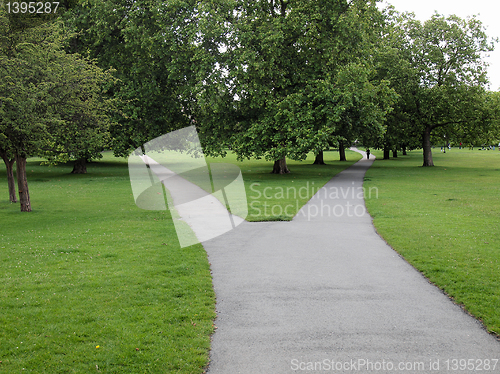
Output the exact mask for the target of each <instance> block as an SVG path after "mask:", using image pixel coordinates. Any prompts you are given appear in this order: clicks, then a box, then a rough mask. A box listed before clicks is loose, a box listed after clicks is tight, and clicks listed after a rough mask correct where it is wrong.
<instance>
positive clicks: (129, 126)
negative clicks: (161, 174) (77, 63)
mask: <svg viewBox="0 0 500 374" xmlns="http://www.w3.org/2000/svg"><path fill="white" fill-rule="evenodd" d="M209 6H214V7H216V4H212V3H211V2H202V1H194V0H193V1H182V2H181V1H161V0H107V1H101V0H84V1H82V2H81V3H80V6H79V7H77V8H75V9H74V10H73V12H72V14H71V15H70V16H68V17H67V19H66V24H67V25H69V26H70V27H71V28H72V29H73V30H75V31H76V32H77V33H78V36H77V37H75V38H74V39H73V40H72V42H71V46H70V50H71V51H76V52H80V53H82V54H88V55H89V56H90V57H91V58H93V59H96V60H97V62H98V65H99V66H100V67H101V68H104V69H108V68H113V69H115V70H116V74H115V76H116V77H117V78H118V81H117V82H116V84H114V85H113V87H112V89H111V90H110V94H111V95H112V97H114V98H116V99H119V101H120V103H121V106H120V109H121V110H120V115H119V116H118V117H117V118H116V123H115V124H114V125H112V126H111V128H110V132H111V142H112V144H111V146H112V148H113V150H114V152H115V154H116V155H122V156H125V155H128V153H129V152H130V151H131V150H133V149H136V148H137V147H140V146H141V145H142V144H143V143H145V142H147V141H149V140H151V139H153V138H155V137H158V136H160V135H163V134H165V133H168V132H170V131H172V130H175V129H179V128H183V127H186V126H189V125H192V124H194V123H195V122H196V117H197V108H198V104H197V98H196V87H197V85H198V83H199V82H200V81H203V77H202V76H200V75H199V72H202V71H209V70H210V69H209V68H205V66H206V64H207V63H209V62H206V61H208V60H207V59H206V58H205V57H204V56H205V54H204V53H201V52H200V51H214V48H213V47H212V45H213V44H214V43H215V40H214V36H213V35H214V34H216V31H217V25H216V24H215V23H211V22H212V21H211V20H210V17H209V16H208V12H206V11H205V7H209ZM212 14H215V12H212ZM207 23H209V24H210V25H207ZM212 40H213V41H212Z"/></svg>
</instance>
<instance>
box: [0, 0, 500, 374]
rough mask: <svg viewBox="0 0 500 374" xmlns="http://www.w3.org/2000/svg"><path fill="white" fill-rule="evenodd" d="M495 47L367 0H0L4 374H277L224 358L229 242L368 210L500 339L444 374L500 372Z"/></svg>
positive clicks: (454, 27)
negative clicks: (254, 231) (221, 282)
mask: <svg viewBox="0 0 500 374" xmlns="http://www.w3.org/2000/svg"><path fill="white" fill-rule="evenodd" d="M40 4H41V5H40ZM496 42H497V40H496V39H493V38H491V37H490V36H489V35H487V34H486V32H485V28H484V26H483V24H482V23H481V21H480V20H479V19H478V18H476V17H474V16H472V15H471V16H470V17H468V18H460V17H458V16H454V15H441V14H438V13H435V14H434V15H433V16H432V17H430V18H429V19H427V20H426V21H419V20H418V19H416V17H415V15H414V14H412V13H406V12H400V11H398V10H397V9H396V8H394V7H392V6H390V5H387V4H386V5H385V7H383V6H381V4H380V3H378V4H377V2H375V1H369V0H352V1H347V0H328V1H324V0H307V1H306V0H280V1H260V0H259V1H256V0H252V1H250V0H238V1H234V0H215V1H204V0H201V1H160V0H136V1H129V0H106V1H101V0H69V1H64V2H43V3H32V2H28V3H26V2H7V1H5V0H4V1H1V0H0V156H1V157H2V160H3V162H2V163H1V164H0V280H1V282H0V310H1V312H0V327H1V328H0V372H2V373H3V372H5V373H23V372H26V373H91V372H92V373H93V372H96V373H155V374H156V373H184V374H201V373H205V372H209V373H210V372H211V371H210V370H211V365H212V363H211V361H212V362H213V363H214V364H216V365H215V366H213V367H214V368H215V369H213V370H216V371H214V372H225V373H233V372H234V373H236V372H242V373H249V374H250V373H252V374H253V373H261V372H262V373H263V372H266V371H265V370H264V369H263V368H264V367H265V365H264V364H263V363H260V362H258V360H256V361H255V363H254V365H255V367H254V368H253V369H254V370H251V369H245V368H243V369H242V367H238V368H236V367H231V364H229V363H228V364H227V365H226V361H225V360H226V357H229V356H231V354H230V353H227V352H226V351H224V350H220V348H219V347H220V343H219V339H218V338H216V337H217V334H219V331H218V324H219V321H218V319H217V316H218V313H220V312H221V310H222V312H223V313H226V312H227V310H231V309H224V305H220V306H219V303H220V302H221V301H223V300H221V299H220V295H218V290H219V288H218V287H219V286H218V285H217V284H216V282H215V281H214V280H215V279H216V277H217V276H220V273H217V269H221V268H220V257H217V256H219V255H218V254H217V253H218V252H214V243H215V244H216V245H217V246H220V248H219V249H220V250H221V251H222V252H223V251H226V250H230V249H231V248H233V247H235V248H236V247H238V248H240V246H241V245H243V246H246V245H247V244H248V246H250V244H249V243H248V242H245V243H243V244H241V241H242V240H243V238H244V237H243V236H241V237H238V235H239V233H241V232H243V231H244V230H246V229H247V228H248V227H251V225H254V226H253V227H262V228H263V229H262V235H263V236H265V235H264V227H266V228H269V227H276V228H279V227H284V226H278V224H279V225H286V224H292V223H293V224H296V225H301V227H306V225H308V226H307V227H308V228H309V227H311V230H310V233H309V235H311V237H318V236H321V237H324V238H326V239H328V243H329V244H327V246H329V245H331V247H332V250H335V251H337V250H338V248H337V247H338V246H337V247H336V245H337V244H336V241H335V236H336V231H335V222H344V223H345V222H357V221H356V219H366V218H367V217H369V219H370V220H371V221H370V222H371V223H370V225H371V224H373V227H374V230H375V231H376V233H377V234H378V235H379V236H380V237H381V238H382V239H383V240H384V241H385V242H386V243H387V244H388V245H389V246H390V247H392V249H391V251H394V254H395V256H397V257H398V258H399V259H400V260H401V261H402V262H405V263H407V264H409V265H410V266H411V267H413V269H412V270H415V272H416V273H418V275H419V276H421V277H422V278H424V279H426V280H427V281H428V283H429V284H431V285H432V287H435V288H436V289H437V290H439V292H441V293H442V294H444V295H446V297H447V298H448V299H449V300H447V301H449V303H450V305H452V306H453V307H455V306H456V307H457V308H459V309H461V310H462V311H463V314H465V315H467V316H468V317H469V316H470V318H471V319H473V320H474V321H475V322H477V324H478V326H479V329H482V332H484V335H485V336H487V338H488V339H489V338H491V339H492V340H494V343H495V344H496V343H497V341H498V349H497V348H496V346H495V345H494V344H493V347H494V348H493V349H497V350H496V352H497V353H498V356H497V357H487V358H486V357H483V358H481V361H480V362H479V358H478V361H474V362H473V363H472V364H473V366H474V368H473V369H474V370H472V369H471V367H470V366H469V367H468V366H467V365H469V364H470V362H468V361H464V362H466V364H467V365H465V366H461V361H457V365H458V366H453V365H452V366H450V365H451V364H453V362H452V361H449V360H451V359H461V357H446V358H447V359H448V362H447V364H448V366H447V367H444V366H443V365H444V363H445V362H446V361H441V369H442V370H455V369H454V368H455V367H456V370H455V372H463V373H467V372H474V371H475V369H478V368H479V367H480V366H481V367H482V368H484V369H485V370H486V361H485V360H488V361H487V367H488V370H486V371H488V372H494V371H495V370H497V371H498V370H500V361H499V360H500V219H499V216H500V92H499V91H495V90H494V89H492V87H491V85H490V84H489V81H488V75H487V74H488V65H487V63H486V62H485V56H486V55H487V54H488V53H490V52H491V51H493V49H494V47H495V45H496ZM356 165H358V166H359V165H366V170H365V169H363V172H362V174H356V178H358V176H359V175H361V176H360V180H357V179H355V178H354V177H353V181H352V184H351V182H350V181H349V180H347V182H345V183H344V184H343V185H341V186H340V185H336V184H335V180H336V179H334V178H337V177H339V176H343V178H344V179H343V180H344V181H345V178H348V176H349V175H350V174H349V173H350V172H352V171H353V170H356V169H355V168H356ZM353 173H354V172H353ZM353 175H354V174H353ZM323 219H325V220H326V219H331V220H332V221H331V222H333V223H332V226H331V227H328V228H327V229H325V227H326V226H325V225H324V222H326V221H322V220H323ZM278 221H279V222H278ZM328 222H330V221H328ZM255 225H262V226H255ZM267 225H276V226H267ZM315 225H320V226H317V229H314V226H315ZM320 227H321V228H320ZM266 230H268V229H266ZM267 232H269V230H268V231H266V233H267ZM272 234H273V235H272V240H273V241H274V242H273V243H276V244H277V247H278V246H279V244H280V243H284V242H285V241H290V238H288V237H285V236H281V235H282V234H281V233H280V231H279V229H276V231H275V232H273V233H272ZM266 235H267V234H266ZM225 238H227V240H226V239H225ZM238 238H239V239H241V240H240V242H238V245H236V241H237V240H239V239H238ZM355 239H356V238H354V237H353V241H354V240H355ZM244 240H245V241H254V243H257V242H258V240H262V237H259V235H254V236H253V237H250V238H248V237H245V238H244ZM290 242H291V244H290V246H293V245H294V243H293V240H292V241H290ZM298 243H299V241H297V244H295V245H299V244H298ZM368 247H369V245H368ZM292 249H293V250H297V248H290V250H292ZM299 249H300V250H301V251H303V253H306V254H307V253H309V251H313V250H314V248H307V247H304V248H299ZM366 249H367V250H368V249H370V248H366ZM322 250H326V251H328V250H329V248H322ZM343 250H346V251H347V250H348V247H346V248H343ZM208 252H210V253H214V256H213V258H214V259H215V260H217V261H219V262H218V263H217V265H216V266H215V267H214V266H213V264H212V263H211V256H209V255H207V253H208ZM294 253H295V252H294ZM325 261H326V259H325ZM264 262H265V260H264ZM270 263H271V262H270ZM252 264H253V263H252V262H249V263H248V264H247V266H248V267H250V266H252ZM240 265H241V264H240ZM306 266H307V264H306V263H304V267H306ZM382 267H383V265H382ZM271 270H272V269H271ZM379 270H380V268H379ZM382 270H383V269H382ZM309 273H310V274H311V276H312V275H313V273H314V270H311V271H310V272H309ZM300 274H303V272H300ZM222 275H224V274H222ZM258 276H259V274H258V273H256V274H255V277H258ZM306 276H307V275H306ZM221 279H222V278H221ZM224 279H225V278H224ZM235 282H236V281H235ZM248 284H251V283H248ZM246 286H247V285H246ZM248 287H251V285H248ZM224 292H225V291H224ZM311 292H312V291H311ZM231 302H232V301H231V298H228V299H227V303H228V304H227V305H229V303H231ZM297 302H298V303H299V304H300V301H297ZM327 302H332V303H335V299H334V296H332V298H331V299H330V300H327V301H325V303H327ZM242 305H243V304H242ZM239 307H240V308H244V307H243V306H239ZM224 318H226V319H229V320H230V318H231V316H229V317H228V315H227V314H224ZM245 318H247V319H248V321H250V322H251V321H252V319H253V318H255V320H256V321H257V320H259V318H257V316H254V317H252V313H250V312H248V313H246V315H245ZM325 318H326V317H325ZM220 322H221V323H222V325H223V327H224V331H225V332H224V333H222V332H221V333H220V334H221V335H220V336H221V339H223V338H224V337H226V336H228V335H224V334H227V330H226V325H224V320H221V321H220ZM406 322H407V324H408V325H407V326H405V328H406V327H407V328H408V329H411V328H412V321H411V320H408V321H406ZM421 322H422V321H419V323H421ZM424 322H425V321H424ZM318 323H320V322H318ZM221 330H222V329H221ZM410 338H411V337H409V339H410ZM289 339H290V341H294V340H296V339H297V338H296V337H294V336H290V337H289ZM214 342H217V344H218V345H214V344H213V343H214ZM429 344H430V345H432V342H429ZM226 345H228V346H231V344H229V343H228V344H226ZM254 345H255V346H258V345H259V337H257V338H255V344H254ZM214 349H215V350H214ZM224 349H226V348H224ZM235 349H236V347H235ZM328 349H330V351H331V353H332V354H334V353H336V351H335V349H336V348H335V347H334V346H333V345H332V346H331V347H329V348H328ZM488 349H490V348H488ZM490 351H492V350H490ZM490 351H488V352H490ZM337 353H338V352H337ZM385 353H387V354H389V353H391V352H385ZM411 353H412V352H409V353H408V354H409V356H408V357H411ZM279 354H280V353H279V352H278V354H277V355H278V357H279ZM419 354H420V353H419ZM287 357H288V356H287ZM382 357H383V356H380V358H382ZM325 358H326V357H325ZM359 358H360V359H364V358H366V357H364V358H362V357H359ZM470 358H471V359H472V358H473V357H470ZM218 359H220V361H219V362H216V361H217V360H218ZM444 359H445V357H443V360H444ZM464 359H467V357H465V358H464ZM220 362H223V363H224V365H226V366H224V365H221V364H220ZM228 362H229V361H228ZM318 362H319V361H318ZM321 362H323V361H321ZM291 363H292V364H291V366H290V362H289V363H288V366H287V367H286V368H284V367H283V368H282V369H280V370H281V371H274V372H273V371H268V372H269V373H276V374H279V373H292V372H306V371H307V370H310V371H311V372H312V371H314V370H313V369H312V368H311V367H309V366H308V365H309V364H308V363H307V362H303V361H300V360H299V359H295V358H294V359H293V360H292V361H291ZM310 363H312V364H314V363H313V362H310ZM365 363H366V361H365ZM217 364H218V365H219V366H217ZM274 364H275V365H278V364H277V363H274ZM479 364H480V366H478V365H479ZM252 365H253V364H252ZM259 365H261V366H259ZM429 365H430V366H429V367H430V368H432V366H433V363H432V362H431V363H430V364H429ZM313 366H314V365H313ZM438 366H439V365H438ZM273 367H274V366H273ZM332 367H333V366H332ZM219 368H223V369H219ZM322 368H323V369H325V368H326V366H323V367H322ZM341 369H342V370H345V372H350V371H349V370H346V369H345V367H342V368H341ZM372 369H373V370H372V371H373V372H375V371H377V372H382V371H380V370H378V369H377V368H376V367H372ZM224 370H225V371H224ZM237 370H242V371H237ZM245 370H247V371H245ZM429 370H430V369H429ZM337 371H339V372H342V371H341V370H337ZM360 371H361V370H360ZM365 371H369V370H365ZM308 372H309V371H308ZM388 372H390V370H389V371H388ZM396 372H397V371H396ZM415 372H416V371H415ZM435 372H437V371H436V370H435ZM443 372H444V371H443Z"/></svg>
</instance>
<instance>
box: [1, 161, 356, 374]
mask: <svg viewBox="0 0 500 374" xmlns="http://www.w3.org/2000/svg"><path fill="white" fill-rule="evenodd" d="M347 157H348V161H347V162H339V161H334V160H338V153H337V152H325V161H326V162H327V163H328V165H322V166H316V165H311V164H312V162H313V159H314V158H313V157H312V156H310V157H309V158H308V159H307V160H306V161H304V162H294V161H289V162H288V164H289V167H290V169H291V171H292V173H291V174H288V175H272V174H270V173H269V172H270V171H271V168H272V163H270V162H266V161H263V160H249V161H244V162H236V159H235V157H234V155H229V156H228V157H227V158H223V159H222V158H217V159H209V162H231V163H234V164H236V165H237V166H239V167H240V168H241V169H242V173H243V177H244V181H245V186H246V190H247V198H248V203H249V216H248V217H247V219H248V220H254V221H258V220H274V219H291V218H292V217H293V215H294V214H295V213H296V210H297V208H298V209H300V207H301V206H302V205H303V204H304V203H305V202H307V200H308V199H309V198H310V197H311V196H312V194H313V193H314V192H315V191H316V190H317V189H318V188H319V187H321V186H322V185H323V184H324V183H326V182H327V181H328V180H329V179H330V178H331V177H333V175H335V174H336V173H338V172H340V171H341V170H343V169H345V168H347V167H348V166H350V165H351V164H352V163H354V162H355V161H357V160H358V159H359V158H360V155H359V154H357V153H354V152H349V151H348V152H347ZM41 161H42V160H41V159H31V160H29V162H28V168H27V170H28V180H29V188H30V194H31V202H32V207H33V212H31V213H21V212H20V211H19V204H10V203H9V202H8V190H7V182H6V175H5V166H4V165H3V163H2V164H1V165H0V281H1V286H0V298H1V299H0V300H1V301H0V302H1V310H2V313H0V325H1V326H2V329H0V342H1V345H0V361H1V363H0V369H2V370H3V371H5V372H8V373H10V372H26V373H30V372H31V373H89V372H105V373H166V372H172V373H185V374H194V373H202V372H203V371H204V369H205V367H206V365H207V364H208V359H209V349H210V335H211V334H212V333H213V331H214V326H213V320H214V318H215V295H214V292H213V288H212V283H211V275H210V266H209V263H208V260H207V256H206V252H205V251H204V249H203V247H202V246H201V245H200V244H198V245H194V246H191V247H188V248H184V249H181V248H180V247H179V244H178V241H177V236H176V233H175V230H174V226H173V223H172V217H171V215H170V213H169V212H168V211H145V210H141V209H139V208H137V206H136V205H135V204H134V199H133V196H132V191H131V187H130V181H129V175H128V169H127V163H126V160H125V159H117V158H114V157H113V156H112V155H111V154H110V153H106V154H105V156H104V158H103V159H102V160H100V161H99V162H94V163H91V164H89V166H88V174H85V175H73V174H70V171H71V169H72V165H59V166H55V167H49V166H41V165H40V163H41ZM313 183H314V184H313ZM266 187H269V188H268V189H267V190H265V188H266ZM287 187H288V188H289V196H288V197H287V196H286V192H285V196H281V195H280V191H281V190H280V189H281V188H285V189H286V188H287ZM300 188H302V189H301V190H300V196H297V198H294V196H293V195H292V192H291V191H292V190H294V189H295V190H296V192H297V194H298V192H299V189H300ZM285 191H286V190H285ZM259 193H260V194H261V196H259V197H257V196H258V195H259ZM252 203H253V205H251V204H252ZM266 204H268V205H269V206H272V207H274V206H276V207H281V208H282V209H281V210H282V211H283V212H284V211H285V207H286V206H287V205H291V206H293V208H290V209H288V210H286V212H287V213H289V214H288V215H284V214H283V213H282V212H281V211H280V209H279V208H274V211H273V210H272V209H271V210H269V211H265V207H264V206H265V205H266ZM259 210H260V211H259ZM23 369H24V370H23Z"/></svg>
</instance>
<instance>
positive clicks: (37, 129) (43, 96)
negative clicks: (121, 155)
mask: <svg viewBox="0 0 500 374" xmlns="http://www.w3.org/2000/svg"><path fill="white" fill-rule="evenodd" d="M0 25H1V26H2V27H3V28H4V31H5V33H4V35H8V36H9V38H8V41H9V42H10V43H5V39H4V40H3V41H4V43H2V47H3V48H2V50H1V52H2V53H1V54H0V114H1V117H0V134H1V136H0V148H1V150H2V153H3V154H4V155H7V157H8V158H9V162H11V160H12V158H14V159H15V161H16V166H17V168H16V174H17V180H18V190H19V191H18V192H19V201H20V204H21V211H23V212H29V211H31V202H30V196H29V189H28V181H27V176H26V159H27V157H29V156H33V155H40V154H42V153H43V154H45V155H46V154H53V155H58V154H61V153H70V152H78V151H79V147H78V146H77V144H81V139H79V136H78V135H82V136H85V135H88V133H86V134H79V133H78V132H77V131H78V129H80V128H82V127H81V125H82V124H83V123H87V124H88V123H98V125H97V127H99V128H102V125H101V124H102V123H103V122H106V120H107V119H106V115H105V113H104V112H101V111H102V110H105V109H106V105H107V104H106V100H102V95H101V85H102V84H103V83H105V82H109V81H110V79H111V77H110V76H109V73H105V72H103V71H102V70H101V69H99V68H97V67H96V66H95V65H94V64H92V63H91V62H89V61H87V60H85V59H82V58H81V57H79V56H78V55H69V54H66V53H65V52H64V50H63V49H62V47H63V40H64V36H63V34H62V33H61V32H62V29H61V28H60V25H59V24H58V23H41V24H40V25H38V26H36V27H32V28H29V29H23V30H22V31H18V30H14V29H13V28H12V27H11V25H10V22H9V20H8V18H7V17H5V14H4V13H0ZM6 45H7V47H5V46H6ZM83 118H84V119H85V120H83ZM104 127H105V125H104ZM98 131H100V130H98ZM89 140H92V139H89ZM94 140H95V139H94ZM88 149H89V148H87V149H86V150H85V151H88ZM4 160H5V159H4Z"/></svg>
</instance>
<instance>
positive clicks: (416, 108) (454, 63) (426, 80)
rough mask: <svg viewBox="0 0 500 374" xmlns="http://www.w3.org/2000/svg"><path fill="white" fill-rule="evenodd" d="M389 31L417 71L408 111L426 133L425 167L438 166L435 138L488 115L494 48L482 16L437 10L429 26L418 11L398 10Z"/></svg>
mask: <svg viewBox="0 0 500 374" xmlns="http://www.w3.org/2000/svg"><path fill="white" fill-rule="evenodd" d="M392 15H393V23H392V27H391V29H390V33H388V36H387V37H388V38H389V40H390V44H391V46H392V47H395V48H397V49H399V50H400V51H401V55H400V56H401V58H402V59H404V60H406V61H407V62H408V63H409V64H410V66H411V69H413V70H414V71H415V73H416V75H417V81H416V83H417V84H414V85H413V86H412V87H411V90H408V89H407V88H409V87H406V88H404V89H403V91H402V92H401V94H402V98H403V99H402V100H403V101H402V102H401V105H402V109H401V110H399V111H398V112H399V113H402V112H404V113H405V115H406V116H407V118H408V120H409V121H410V123H413V125H414V126H415V127H416V128H417V129H419V131H420V132H421V134H422V135H421V136H422V148H423V158H424V162H423V166H433V165H434V163H433V160H432V150H431V136H432V133H433V131H435V130H436V129H441V128H442V129H443V131H446V132H448V133H451V132H457V131H460V129H463V128H466V127H468V126H476V125H480V123H481V119H482V118H483V117H484V112H483V111H484V107H483V105H482V103H483V102H484V100H483V98H484V94H485V87H486V84H487V79H486V63H485V62H484V61H483V60H482V54H483V53H484V52H488V51H491V50H493V43H492V42H491V41H489V40H488V38H487V36H486V34H485V33H484V31H483V27H482V24H481V22H480V21H479V20H477V19H476V18H474V17H471V18H469V19H467V20H463V19H461V18H459V17H457V16H449V17H447V18H445V17H444V16H441V15H439V14H435V15H433V16H432V18H431V19H430V20H428V21H426V22H424V23H423V24H422V23H421V22H419V21H417V20H415V18H414V15H413V14H408V13H404V14H399V13H397V12H394V11H393V10H392Z"/></svg>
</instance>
